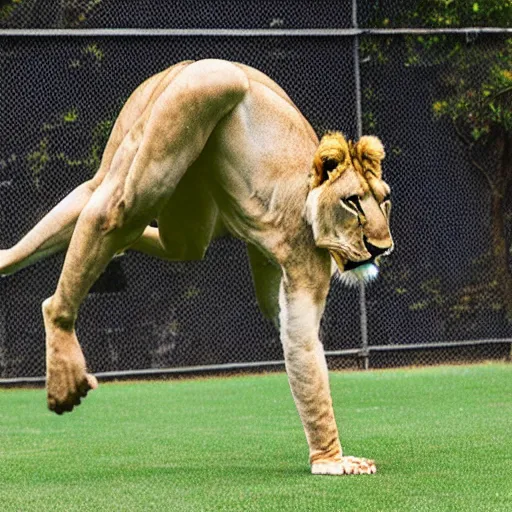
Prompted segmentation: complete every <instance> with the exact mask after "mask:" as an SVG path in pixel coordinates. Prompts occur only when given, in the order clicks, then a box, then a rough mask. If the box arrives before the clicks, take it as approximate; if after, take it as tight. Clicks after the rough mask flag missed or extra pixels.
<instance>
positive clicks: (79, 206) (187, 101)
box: [0, 59, 393, 475]
mask: <svg viewBox="0 0 512 512" xmlns="http://www.w3.org/2000/svg"><path fill="white" fill-rule="evenodd" d="M383 158H384V148H383V146H382V143H381V142H380V140H379V139H378V138H376V137H372V136H365V137H362V138H361V139H360V140H359V141H356V142H348V141H347V140H346V139H345V138H344V137H343V135H342V134H341V133H339V132H332V133H328V134H326V135H325V136H324V137H323V138H322V140H321V141H320V142H319V140H318V138H317V135H316V134H315V132H314V130H313V128H312V127H311V125H310V124H309V123H308V121H307V120H306V119H305V117H304V116H303V115H302V114H301V112H300V111H299V109H298V108H297V107H296V106H295V105H294V103H293V102H292V100H291V99H290V98H289V97H288V95H287V94H286V93H285V92H284V91H283V89H281V88H280V87H279V86H278V85H277V84H276V83H275V82H273V81H272V80H271V79H270V78H269V77H267V76H266V75H265V74H263V73H262V72H260V71H258V70H256V69H253V68H251V67H248V66H246V65H243V64H238V63H233V62H227V61H222V60H216V59H208V60H200V61H186V62H181V63H178V64H176V65H174V66H172V67H170V68H169V69H166V70H165V71H162V72H160V73H158V74H156V75H154V76H152V77H150V78H149V79H148V80H146V81H145V82H143V83H142V84H141V85H140V86H139V87H138V88H137V89H136V90H135V91H134V92H133V94H132V95H131V96H130V98H129V99H128V100H127V102H126V104H125V105H124V107H123V108H122V110H121V113H120V114H119V116H118V118H117V120H116V122H115V124H114V127H113V129H112V132H111V134H110V138H109V140H108V142H107V145H106V147H105V150H104V153H103V157H102V160H101V164H100V167H99V169H98V171H97V173H96V175H95V176H94V177H93V178H92V179H91V180H90V181H87V182H85V183H83V184H81V185H80V186H78V187H77V188H76V189H74V190H73V191H72V192H71V193H70V194H69V195H68V196H67V197H65V198H64V199H63V200H62V201H61V202H60V203H59V204H58V205H57V206H56V207H55V208H54V209H53V210H51V211H50V212H49V213H48V214H47V215H46V216H45V217H44V218H43V219H42V220H41V221H40V222H39V223H38V224H37V225H36V226H35V227H34V228H33V229H32V230H31V231H30V232H29V233H28V234H27V235H26V236H25V237H24V238H22V240H21V241H20V242H19V243H18V244H16V245H15V246H14V247H12V248H10V249H5V250H2V251H0V273H2V274H9V273H13V272H15V271H17V270H19V269H20V268H23V267H25V266H27V265H30V264H33V263H35V262H36V261H38V260H40V259H42V258H44V257H46V256H48V255H50V254H53V253H55V252H57V251H62V250H66V249H67V252H66V256H65V260H64V265H63V268H62V272H61V275H60V278H59V281H58V284H57V287H56V290H55V293H54V295H53V296H51V297H50V298H48V299H46V300H45V301H44V302H43V306H42V309H43V317H44V326H45V333H46V366H47V374H46V376H47V380H46V389H47V402H48V407H49V409H50V410H51V411H54V412H55V413H57V414H62V413H63V412H65V411H71V410H73V408H74V407H75V406H78V405H79V404H80V401H81V399H82V398H83V397H85V396H86V395H87V393H88V391H90V390H92V389H95V388H97V386H98V383H97V380H96V378H95V377H94V376H93V375H92V374H89V373H88V372H87V370H86V362H85V359H84V356H83V353H82V350H81V347H80V345H79V343H78V340H77V337H76V334H75V321H76V318H77V314H78V309H79V306H80V304H81V303H82V301H83V300H84V298H85V296H86V295H87V293H88V291H89V289H90V287H91V286H92V284H93V283H94V281H95V280H96V279H97V278H98V276H99V275H100V274H101V273H102V272H103V270H104V269H105V267H106V266H107V264H108V263H109V261H110V260H111V259H112V258H113V257H114V256H116V255H117V254H119V253H122V252H124V251H126V250H127V249H133V250H136V251H141V252H144V253H146V254H150V255H152V256H155V257H157V258H163V259H165V260H170V261H173V260H194V259H201V258H203V257H204V255H205V252H206V250H207V248H208V246H209V244H210V242H211V241H212V240H213V239H214V238H216V237H218V236H220V235H222V234H225V233H226V232H227V233H230V234H231V235H233V236H235V237H237V238H239V239H241V240H243V241H245V242H246V243H247V246H248V253H249V261H250V265H251V268H252V273H253V278H254V285H255V291H256V295H257V300H258V303H259V305H260V308H261V310H262V312H263V313H264V314H265V315H266V316H267V317H269V318H271V319H272V320H273V321H274V322H275V324H276V325H277V326H278V328H279V330H280V337H281V341H282V345H283V350H284V356H285V364H286V371H287V374H288V378H289V383H290V387H291V391H292V395H293V398H294V400H295V403H296V407H297V410H298V413H299V415H300V418H301V420H302V424H303V427H304V431H305V434H306V439H307V442H308V445H309V461H310V464H311V472H312V473H313V474H331V475H341V474H363V473H368V474H369V473H374V472H375V471H376V468H375V464H374V462H373V461H371V460H368V459H364V458H356V457H346V456H344V455H343V454H342V448H341V444H340V441H339V436H338V429H337V426H336V422H335V418H334V412H333V407H332V401H331V394H330V388H329V381H328V372H327V366H326V361H325V356H324V352H323V346H322V344H321V342H320V340H319V336H318V331H319V324H320V319H321V317H322V314H323V311H324V307H325V302H326V297H327V293H328V291H329V286H330V282H331V276H332V275H333V273H335V272H338V273H339V274H340V275H341V276H351V275H354V274H356V277H357V278H359V279H361V278H362V279H365V278H367V277H369V276H370V275H371V274H372V272H373V271H372V268H374V265H375V264H376V263H377V262H378V259H379V258H380V257H382V256H383V255H385V254H387V253H389V252H390V251H391V249H392V247H393V242H392V238H391V234H390V229H389V208H390V200H389V192H390V189H389V186H388V185H387V184H386V183H385V182H384V181H383V180H382V170H381V162H382V160H383ZM154 220H157V226H158V227H152V226H151V225H150V224H151V223H152V221H154Z"/></svg>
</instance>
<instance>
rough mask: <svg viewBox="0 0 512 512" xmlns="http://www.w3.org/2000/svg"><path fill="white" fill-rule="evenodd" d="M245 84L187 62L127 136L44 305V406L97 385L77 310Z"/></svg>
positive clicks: (222, 66)
mask: <svg viewBox="0 0 512 512" xmlns="http://www.w3.org/2000/svg"><path fill="white" fill-rule="evenodd" d="M248 87H249V85H248V80H247V77H246V76H245V74H244V73H243V72H241V71H240V70H239V69H238V68H237V67H236V66H234V65H232V64H228V63H224V62H221V61H201V62H199V63H196V64H191V65H189V66H188V67H187V68H186V69H185V70H183V71H182V72H181V73H180V74H179V75H178V76H177V78H176V79H175V80H174V81H172V82H171V83H170V84H169V85H168V86H167V87H166V88H165V89H164V90H163V91H162V92H161V94H160V95H159V96H158V98H157V99H156V100H155V101H154V104H153V105H152V107H151V109H150V110H149V111H148V113H147V116H143V117H142V118H140V119H139V120H138V121H137V122H136V123H135V124H134V125H133V127H132V128H131V129H130V131H129V132H128V133H127V135H126V136H125V138H124V139H123V142H122V143H121V145H120V146H119V149H118V150H117V151H116V155H115V156H114V158H113V160H112V165H111V169H110V172H109V174H108V175H107V176H106V177H105V179H104V180H103V182H102V183H101V185H100V186H99V187H98V188H97V190H96V191H95V192H94V194H93V195H92V197H91V199H90V201H89V202H88V203H87V206H86V207H85V208H84V210H83V211H82V213H81V214H80V216H79V218H78V221H77V224H76V227H75V230H74V232H73V236H72V238H71V242H70V245H69V249H68V253H67V255H66V259H65V261H64V267H63V269H62V273H61V276H60V279H59V283H58V285H57V289H56V291H55V294H54V295H53V297H51V298H50V299H48V300H46V301H45V302H44V305H43V315H44V322H45V330H46V346H47V392H48V406H49V408H50V409H51V410H53V411H55V412H57V413H62V412H64V411H70V410H72V409H73V407H74V406H75V405H77V404H79V403H80V398H81V397H82V396H84V395H85V394H86V393H87V391H88V390H89V389H91V388H94V387H95V385H96V382H95V379H94V378H93V377H92V376H90V375H88V374H87V372H86V370H85V360H84V357H83V355H82V351H81V349H80V346H79V344H78V340H77V338H76V335H75V321H76V318H77V314H78V308H79V306H80V304H81V302H82V301H83V299H84V298H85V296H86V295H87V292H88V291H89V289H90V287H91V286H92V284H93V283H94V281H95V280H96V279H97V277H98V276H99V275H100V273H101V272H102V271H103V270H104V269H105V267H106V265H107V264H108V262H109V261H110V259H111V258H112V257H113V256H114V254H116V253H117V252H119V251H122V250H124V249H126V248H128V247H129V246H131V245H133V244H134V242H135V241H136V240H137V239H138V238H139V237H140V236H141V235H142V233H143V231H144V229H145V227H146V226H147V225H148V224H149V222H150V221H151V219H154V218H156V217H158V216H159V212H160V211H161V209H162V208H163V206H164V205H165V204H166V202H167V201H169V199H170V197H171V195H172V193H173V192H174V190H175V189H176V187H177V185H178V183H179V181H180V180H181V178H182V177H183V175H184V174H185V172H186V171H187V169H188V168H189V167H190V166H191V165H192V163H193V162H194V161H195V160H196V159H197V158H198V157H199V155H200V154H201V152H202V151H203V148H204V146H205V144H206V142H207V140H208V138H209V136H210V134H211V133H212V131H213V129H214V128H215V126H216V125H217V123H218V122H219V120H220V119H222V117H224V116H225V115H226V114H228V113H229V112H230V111H231V110H232V109H233V108H234V107H235V106H236V105H237V104H238V103H239V102H240V101H241V100H242V99H243V97H244V95H245V93H246V92H247V90H248Z"/></svg>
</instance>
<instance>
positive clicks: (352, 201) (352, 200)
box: [345, 196, 363, 213]
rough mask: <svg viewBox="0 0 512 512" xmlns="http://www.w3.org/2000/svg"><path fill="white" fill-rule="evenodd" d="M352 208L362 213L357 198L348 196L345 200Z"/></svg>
mask: <svg viewBox="0 0 512 512" xmlns="http://www.w3.org/2000/svg"><path fill="white" fill-rule="evenodd" d="M345 202H347V203H348V204H349V205H350V206H352V208H354V209H355V210H356V211H357V212H358V213H363V208H362V207H361V203H360V202H359V196H350V197H347V199H345Z"/></svg>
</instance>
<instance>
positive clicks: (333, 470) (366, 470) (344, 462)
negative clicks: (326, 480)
mask: <svg viewBox="0 0 512 512" xmlns="http://www.w3.org/2000/svg"><path fill="white" fill-rule="evenodd" d="M376 472H377V468H376V467H375V461H373V460H370V459H364V458H362V457H342V458H341V462H315V463H313V464H312V465H311V473H312V474H313V475H372V474H373V473H376Z"/></svg>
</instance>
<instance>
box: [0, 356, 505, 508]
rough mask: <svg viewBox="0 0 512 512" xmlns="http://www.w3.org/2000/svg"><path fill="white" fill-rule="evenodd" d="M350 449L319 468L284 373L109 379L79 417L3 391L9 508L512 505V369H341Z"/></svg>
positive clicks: (0, 433) (0, 489) (338, 392)
mask: <svg viewBox="0 0 512 512" xmlns="http://www.w3.org/2000/svg"><path fill="white" fill-rule="evenodd" d="M331 385H332V393H333V398H334V403H335V409H336V414H337V419H338V425H339V427H340V431H341V439H342V444H343V446H344V451H345V453H346V454H347V455H360V456H367V457H373V458H375V459H376V461H377V463H378V473H377V474H376V475H373V476H367V475H365V476H344V477H322V476H312V475H310V474H309V465H308V461H307V446H306V441H305V438H304V434H303V431H302V427H301V425H300V422H299V419H298V416H297V413H296V411H295V407H294V405H293V401H292V398H291V395H290V391H289V388H288V384H287V380H286V376H285V375H284V374H271V375H263V376H248V377H233V378H225V379H220V378H217V379H200V380H190V381H166V382H163V381H162V382H137V383H134V382H130V383H111V384H101V385H100V388H99V389H98V390H97V391H95V392H94V393H92V394H91V395H90V396H89V397H88V398H87V399H86V400H85V402H84V403H83V404H82V405H81V406H80V407H79V408H78V409H77V410H75V411H74V412H73V413H71V414H66V415H64V416H61V417H58V416H56V415H54V414H52V413H50V412H48V411H47V409H46V405H45V394H44V391H43V390H26V389H25V390H23V389H22V390H0V511H1V512H7V511H15V510H16V511H24V512H25V511H47V510H48V511H52V512H57V511H66V512H67V511H75V510H85V511H138V510H141V511H146V510H147V511H150V510H158V511H180V512H181V511H194V512H199V511H228V510H229V511H249V510H250V511H267V510H272V511H274V510H275V511H279V512H285V511H337V510H341V511H352V510H354V511H355V510H357V511H367V510H368V511H387V510H396V511H420V510H425V511H427V510H428V511H429V512H432V511H437V510H450V511H459V510H460V511H481V510H482V511H483V510H489V511H495V510H500V511H501V510H502V511H510V510H512V366H510V365H506V364H488V365H479V366H460V367H438V368H425V369H417V370H416V369H415V370H397V371H390V370H388V371H371V372H366V373H350V372H349V373H334V374H332V375H331Z"/></svg>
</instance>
